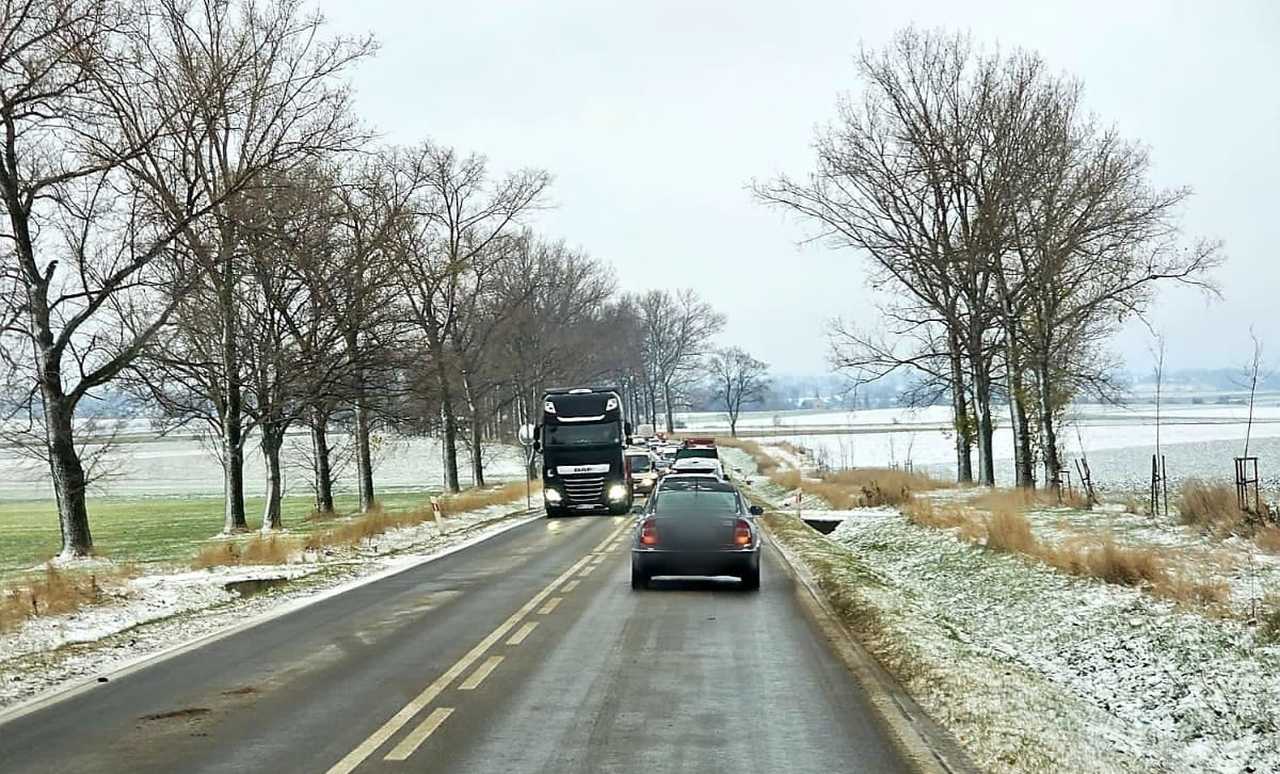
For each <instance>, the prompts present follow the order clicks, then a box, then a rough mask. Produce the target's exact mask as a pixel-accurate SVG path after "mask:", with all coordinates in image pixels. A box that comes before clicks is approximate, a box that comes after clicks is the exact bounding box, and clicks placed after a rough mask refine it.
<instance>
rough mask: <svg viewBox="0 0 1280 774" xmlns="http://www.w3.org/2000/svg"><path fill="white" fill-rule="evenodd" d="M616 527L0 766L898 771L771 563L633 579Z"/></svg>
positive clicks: (503, 558)
mask: <svg viewBox="0 0 1280 774" xmlns="http://www.w3.org/2000/svg"><path fill="white" fill-rule="evenodd" d="M628 525H629V519H627V518H622V517H614V518H607V517H580V518H569V519H558V520H550V521H544V520H539V521H535V522H533V523H530V524H527V525H524V526H521V527H517V528H515V529H513V530H510V531H508V532H506V533H503V534H501V535H499V536H497V537H494V538H492V539H490V540H488V541H485V542H483V543H480V544H478V545H476V546H473V547H471V548H468V549H465V550H463V551H460V552H458V553H455V554H452V555H450V556H447V557H444V558H442V559H438V560H436V561H433V562H429V563H427V564H424V565H421V566H419V567H416V568H413V569H411V570H408V571H406V572H403V573H400V574H398V575H395V576H392V577H390V578H387V579H384V580H381V581H378V582H376V583H371V584H368V585H365V586H361V587H358V588H356V589H354V590H351V591H349V592H347V593H344V594H340V595H337V596H334V597H331V598H328V599H326V600H323V601H321V602H318V603H316V604H314V605H311V606H308V607H306V608H303V609H301V610H297V611H295V612H292V613H290V614H288V615H285V616H282V617H279V618H276V619H273V620H270V621H268V622H265V623H262V624H260V625H258V626H254V627H252V628H249V629H247V630H244V631H242V632H239V633H237V634H235V635H233V636H230V637H227V638H224V639H221V640H218V641H215V642H211V643H209V644H207V645H205V646H203V647H200V648H198V649H195V650H192V651H189V652H186V653H184V654H182V655H179V656H176V657H174V658H171V659H168V660H165V661H161V662H159V663H156V664H153V665H151V666H149V667H147V668H145V669H142V670H139V671H136V672H133V673H131V674H128V675H125V676H122V677H120V678H117V679H113V680H112V681H111V682H108V683H104V684H101V685H98V686H96V687H94V688H92V689H90V690H89V691H87V692H84V693H81V694H79V695H76V696H73V697H71V698H69V699H67V700H65V701H62V702H60V703H57V704H54V705H51V706H47V707H44V708H42V709H40V710H38V711H36V712H33V713H30V714H28V715H25V716H23V717H20V718H17V719H15V720H12V721H10V722H8V723H6V724H4V725H0V771H4V772H115V771H119V772H244V771H262V772H318V773H320V774H323V773H324V772H330V773H331V774H342V773H344V772H355V771H358V772H476V773H479V772H486V773H487V772H547V773H548V774H552V773H554V774H564V773H567V772H583V773H584V774H585V773H588V772H590V773H591V774H595V773H596V772H644V773H645V774H660V773H662V772H699V774H706V773H708V772H735V773H737V772H815V773H816V772H834V771H839V772H863V771H866V772H871V771H874V772H881V771H909V770H910V768H909V767H908V765H907V764H906V763H904V761H903V758H902V757H900V755H899V754H898V753H897V751H896V750H895V748H894V746H893V745H892V743H891V742H890V741H889V739H888V737H887V736H886V735H885V732H884V731H883V730H882V728H881V726H880V725H879V723H878V721H877V720H876V718H875V716H874V713H873V712H872V711H871V710H870V709H869V704H868V701H867V698H866V697H865V696H864V694H863V692H862V690H861V688H860V687H859V686H858V685H857V684H856V683H855V682H854V681H853V679H852V678H851V677H850V675H849V673H848V672H847V671H846V670H845V668H844V667H843V666H842V665H841V663H840V662H838V661H837V659H836V657H835V656H834V655H833V654H832V653H831V651H830V650H829V649H828V646H827V645H826V643H825V642H824V641H823V640H822V638H821V635H819V634H818V633H817V632H816V631H815V630H814V629H813V628H812V627H811V625H810V623H809V622H808V620H807V619H806V617H805V615H804V613H803V612H802V610H801V608H800V607H799V605H798V604H797V601H796V599H795V596H794V589H793V586H792V581H791V580H790V578H789V577H788V576H787V574H786V572H785V571H784V570H783V569H782V568H781V566H780V564H779V559H778V557H777V556H776V555H774V554H773V553H772V551H769V552H766V556H765V562H764V567H763V571H762V576H763V577H762V584H763V587H762V589H761V590H760V591H759V592H757V593H748V592H741V591H739V590H738V589H737V588H736V584H735V583H733V582H730V581H725V582H716V581H658V582H657V583H656V584H655V588H654V589H651V590H649V591H642V592H633V591H632V590H631V589H630V585H629V579H630V576H629V564H628V555H627V551H628V543H627V537H628Z"/></svg>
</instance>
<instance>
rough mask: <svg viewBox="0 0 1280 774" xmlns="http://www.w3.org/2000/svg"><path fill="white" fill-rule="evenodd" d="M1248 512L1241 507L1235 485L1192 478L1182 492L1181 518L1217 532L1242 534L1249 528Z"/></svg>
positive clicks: (1179, 497)
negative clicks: (1210, 482)
mask: <svg viewBox="0 0 1280 774" xmlns="http://www.w3.org/2000/svg"><path fill="white" fill-rule="evenodd" d="M1246 517H1247V514H1246V513H1245V512H1244V511H1242V510H1240V505H1239V502H1238V501H1237V500H1236V491H1235V488H1234V487H1232V486H1231V485H1229V484H1209V483H1205V482H1203V481H1199V480H1196V479H1188V480H1187V481H1186V482H1185V483H1183V485H1182V488H1181V490H1180V491H1179V492H1178V518H1179V519H1181V520H1182V523H1184V524H1190V525H1192V526H1197V527H1200V528H1202V529H1206V530H1208V531H1210V532H1212V533H1214V534H1215V535H1218V536H1226V535H1239V534H1243V533H1245V532H1247V531H1248V522H1247V518H1246Z"/></svg>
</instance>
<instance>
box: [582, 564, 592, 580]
mask: <svg viewBox="0 0 1280 774" xmlns="http://www.w3.org/2000/svg"><path fill="white" fill-rule="evenodd" d="M595 568H596V566H595V565H594V564H589V565H587V567H586V569H585V570H583V571H582V572H580V573H578V577H579V578H585V577H587V576H588V575H590V574H591V571H592V570H594V569H595Z"/></svg>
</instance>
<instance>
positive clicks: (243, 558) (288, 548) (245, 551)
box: [191, 535, 305, 570]
mask: <svg viewBox="0 0 1280 774" xmlns="http://www.w3.org/2000/svg"><path fill="white" fill-rule="evenodd" d="M304 545H305V543H304V541H303V540H302V538H298V537H293V536H286V535H254V536H253V537H251V538H249V539H248V540H218V541H216V542H213V543H210V544H208V545H206V546H204V547H203V548H201V549H200V551H199V552H198V553H197V554H196V557H195V559H193V560H191V566H192V568H194V569H197V570H202V569H205V568H208V567H226V566H233V565H244V564H252V565H264V564H288V563H289V562H290V561H292V560H294V559H296V558H297V557H298V555H299V554H300V553H301V552H302V549H303V547H304Z"/></svg>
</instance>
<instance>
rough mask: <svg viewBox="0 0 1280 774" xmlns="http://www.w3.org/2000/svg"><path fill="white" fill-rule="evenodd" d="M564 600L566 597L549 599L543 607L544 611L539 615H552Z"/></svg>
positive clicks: (540, 611) (539, 612)
mask: <svg viewBox="0 0 1280 774" xmlns="http://www.w3.org/2000/svg"><path fill="white" fill-rule="evenodd" d="M562 599H564V597H552V598H551V599H548V600H547V604H545V605H543V606H542V609H541V610H539V611H538V615H550V614H551V611H552V610H555V609H556V606H557V605H559V604H560V601H561V600H562Z"/></svg>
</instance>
